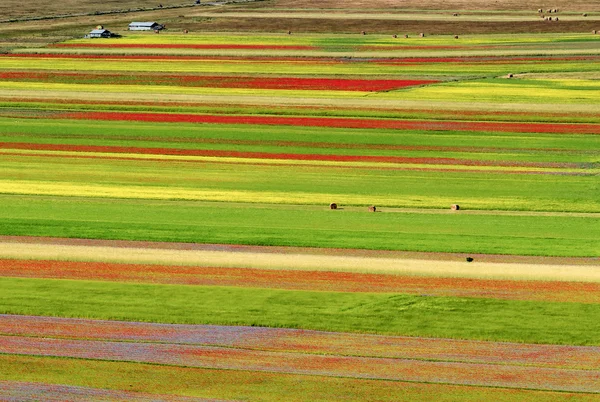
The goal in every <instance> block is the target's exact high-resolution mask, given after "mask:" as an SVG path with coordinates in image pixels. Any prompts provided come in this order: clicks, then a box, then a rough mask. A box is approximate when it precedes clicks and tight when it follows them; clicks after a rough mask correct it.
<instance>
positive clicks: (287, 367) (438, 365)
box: [0, 336, 600, 392]
mask: <svg viewBox="0 0 600 402" xmlns="http://www.w3.org/2000/svg"><path fill="white" fill-rule="evenodd" d="M0 353H8V354H19V355H35V356H59V357H71V358H83V359H94V360H112V361H130V362H141V363H154V364H167V365H176V366H186V367H203V368H213V369H233V370H250V371H267V372H278V373H290V374H307V375H320V376H336V377H352V378H369V379H386V380H399V381H415V382H433V383H450V384H460V385H485V386H496V387H508V388H529V389H544V390H556V391H558V390H560V391H576V392H600V371H592V370H577V369H560V368H546V367H529V366H520V365H510V366H509V365H499V364H482V363H463V362H460V363H458V362H437V361H421V360H411V359H399V358H395V359H392V358H383V357H355V356H340V355H333V356H332V355H316V354H307V353H299V352H294V353H287V352H272V351H264V350H249V349H237V348H223V347H214V346H195V345H180V344H157V343H133V342H106V341H85V340H66V339H47V338H31V337H19V336H3V337H0Z"/></svg>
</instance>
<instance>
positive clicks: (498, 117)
mask: <svg viewBox="0 0 600 402" xmlns="http://www.w3.org/2000/svg"><path fill="white" fill-rule="evenodd" d="M546 78H548V77H547V76H546ZM434 105H435V103H434ZM474 105H475V104H473V106H474ZM455 107H456V106H455ZM65 110H70V111H85V110H94V111H98V110H101V111H131V112H136V111H147V110H148V102H146V103H144V102H142V101H138V102H134V101H131V102H127V101H124V102H120V103H119V102H114V103H110V102H107V101H104V102H102V101H89V100H88V101H86V100H84V99H81V100H80V102H79V103H75V102H74V101H73V100H71V101H69V100H63V101H61V100H59V99H47V100H43V99H35V98H31V99H26V98H10V97H2V96H1V95H0V114H1V115H8V114H10V113H15V112H18V113H25V115H26V116H31V117H39V114H40V112H44V111H49V112H59V111H65ZM152 110H154V111H156V112H162V113H167V112H176V113H206V114H220V113H222V114H247V115H273V116H323V117H327V116H331V117H370V118H397V119H421V120H425V119H431V120H455V121H460V120H469V121H513V122H517V121H519V122H556V123H600V114H597V113H596V114H594V113H588V112H577V113H572V114H569V113H567V112H565V111H563V112H562V113H559V112H556V113H552V112H543V111H537V112H531V113H528V112H525V111H522V112H520V113H519V112H511V111H504V112H503V111H499V110H496V111H490V112H488V113H486V112H485V111H483V110H478V111H476V110H471V111H470V113H469V114H468V115H467V114H464V113H461V112H460V111H459V110H452V109H450V108H448V107H445V108H440V107H439V106H438V105H435V106H434V107H433V108H432V109H429V110H428V109H422V108H420V107H418V105H413V108H412V109H411V108H404V109H397V108H391V107H386V106H384V105H380V107H375V106H372V107H370V108H368V107H367V108H361V109H358V108H354V109H353V108H348V107H343V106H342V107H339V108H316V107H310V106H305V107H294V106H275V105H271V106H268V105H255V106H252V105H245V104H235V102H231V103H229V104H225V103H223V104H218V103H215V104H208V103H195V104H190V103H189V102H188V103H185V102H180V103H171V102H152ZM11 121H14V119H11ZM2 124H5V122H3V123H2ZM513 145H518V144H513Z"/></svg>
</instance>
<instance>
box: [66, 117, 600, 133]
mask: <svg viewBox="0 0 600 402" xmlns="http://www.w3.org/2000/svg"><path fill="white" fill-rule="evenodd" d="M58 117H59V118H63V119H82V120H121V121H152V122H165V123H166V122H169V123H212V124H258V125H284V126H305V127H339V128H375V129H376V128H381V129H392V130H427V131H490V132H494V131H498V132H519V133H565V134H600V124H583V123H582V124H564V123H513V122H469V121H430V120H392V119H386V120H383V119H357V118H327V117H281V116H252V115H250V116H225V115H199V114H181V113H126V112H72V113H63V114H60V115H58Z"/></svg>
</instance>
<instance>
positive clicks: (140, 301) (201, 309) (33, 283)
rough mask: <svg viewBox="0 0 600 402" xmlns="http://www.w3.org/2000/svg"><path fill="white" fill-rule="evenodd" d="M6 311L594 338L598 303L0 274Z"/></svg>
mask: <svg viewBox="0 0 600 402" xmlns="http://www.w3.org/2000/svg"><path fill="white" fill-rule="evenodd" d="M0 284H1V286H2V289H3V290H4V291H3V293H2V295H0V311H1V312H2V313H5V314H26V315H48V316H55V317H85V318H92V319H110V320H121V321H146V322H164V323H185V324H216V325H249V326H265V327H289V328H304V329H315V330H325V331H335V332H365V333H381V334H389V335H407V336H425V337H439V338H458V339H479V340H490V341H509V342H524V343H548V344H567V345H599V344H600V336H599V335H598V334H599V333H600V324H599V323H600V306H599V305H596V304H579V303H555V302H533V301H514V300H511V301H506V300H497V299H479V298H456V297H430V296H414V295H403V294H373V293H340V292H309V291H284V290H273V289H268V290H266V289H245V288H235V287H214V286H211V287H204V286H175V285H144V284H120V283H113V282H93V281H71V280H42V279H16V278H1V279H0Z"/></svg>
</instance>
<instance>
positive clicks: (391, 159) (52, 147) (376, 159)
mask: <svg viewBox="0 0 600 402" xmlns="http://www.w3.org/2000/svg"><path fill="white" fill-rule="evenodd" d="M0 149H27V150H43V151H71V152H100V153H113V154H122V153H128V154H140V155H177V156H198V157H217V158H246V159H266V160H296V161H327V162H373V163H397V164H423V165H457V166H499V167H521V168H523V167H530V168H577V167H578V165H577V164H575V163H553V162H523V161H519V162H515V161H490V160H471V159H456V158H423V157H421V158H416V157H415V158H411V157H401V156H373V155H331V154H292V153H268V152H242V151H228V150H223V151H220V150H195V149H176V148H140V147H119V146H105V145H67V144H31V143H15V142H0ZM94 157H96V156H94Z"/></svg>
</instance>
